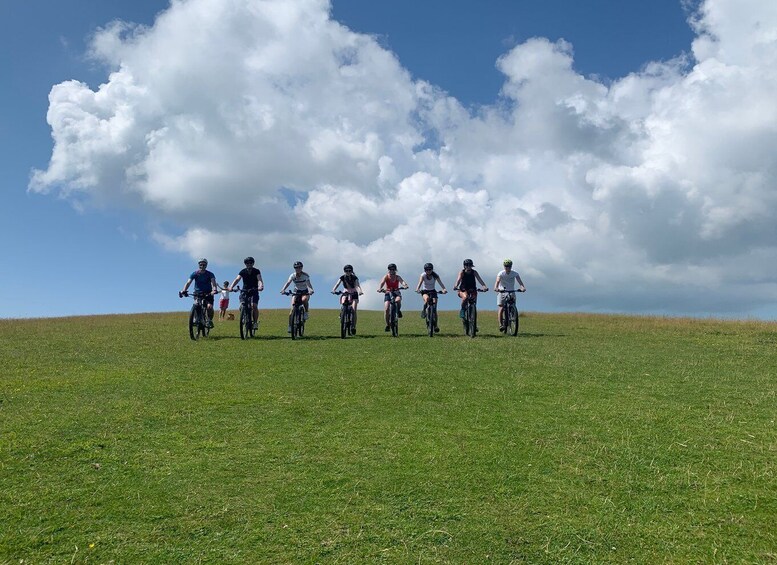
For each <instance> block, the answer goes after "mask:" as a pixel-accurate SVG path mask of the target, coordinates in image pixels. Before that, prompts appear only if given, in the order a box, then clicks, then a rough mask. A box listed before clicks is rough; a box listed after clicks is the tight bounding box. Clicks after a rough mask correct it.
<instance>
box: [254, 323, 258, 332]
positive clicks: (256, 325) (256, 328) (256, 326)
mask: <svg viewBox="0 0 777 565" xmlns="http://www.w3.org/2000/svg"><path fill="white" fill-rule="evenodd" d="M258 329H259V322H254V331H256V330H258Z"/></svg>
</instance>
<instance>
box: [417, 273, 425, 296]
mask: <svg viewBox="0 0 777 565" xmlns="http://www.w3.org/2000/svg"><path fill="white" fill-rule="evenodd" d="M423 282H424V276H423V275H421V276H420V277H418V284H417V285H416V287H415V291H416V292H418V291H419V290H421V285H422V284H423Z"/></svg>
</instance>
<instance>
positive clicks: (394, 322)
mask: <svg viewBox="0 0 777 565" xmlns="http://www.w3.org/2000/svg"><path fill="white" fill-rule="evenodd" d="M390 319H391V337H397V336H398V335H399V318H397V305H396V304H395V303H392V304H391V318H390Z"/></svg>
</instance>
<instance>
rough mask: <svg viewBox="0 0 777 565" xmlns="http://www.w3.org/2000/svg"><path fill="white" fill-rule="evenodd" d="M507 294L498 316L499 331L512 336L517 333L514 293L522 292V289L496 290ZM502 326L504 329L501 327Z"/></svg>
mask: <svg viewBox="0 0 777 565" xmlns="http://www.w3.org/2000/svg"><path fill="white" fill-rule="evenodd" d="M497 292H504V293H505V294H507V298H506V299H505V302H504V304H503V305H502V314H501V316H500V317H499V331H502V332H504V333H505V334H510V335H512V336H516V335H518V325H519V321H518V308H516V307H515V293H516V292H524V291H523V290H497ZM502 328H504V329H502Z"/></svg>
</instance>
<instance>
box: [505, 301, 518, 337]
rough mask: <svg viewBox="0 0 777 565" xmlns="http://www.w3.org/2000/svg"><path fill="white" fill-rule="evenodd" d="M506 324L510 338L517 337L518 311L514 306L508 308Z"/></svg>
mask: <svg viewBox="0 0 777 565" xmlns="http://www.w3.org/2000/svg"><path fill="white" fill-rule="evenodd" d="M508 316H509V317H508V322H507V331H508V332H509V333H510V335H512V336H516V335H518V325H519V323H520V322H519V321H518V309H517V308H516V307H515V306H510V309H509V314H508Z"/></svg>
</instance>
